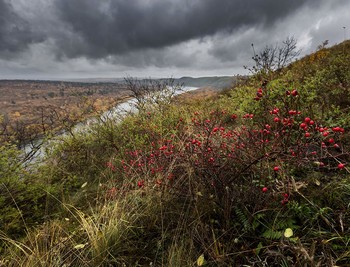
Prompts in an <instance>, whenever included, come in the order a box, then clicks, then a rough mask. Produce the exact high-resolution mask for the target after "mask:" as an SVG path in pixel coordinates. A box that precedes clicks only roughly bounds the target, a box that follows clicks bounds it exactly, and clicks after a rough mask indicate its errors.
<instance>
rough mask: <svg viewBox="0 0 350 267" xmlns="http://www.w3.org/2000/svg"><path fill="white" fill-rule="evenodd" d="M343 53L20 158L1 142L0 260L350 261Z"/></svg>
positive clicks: (328, 53)
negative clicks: (32, 159) (38, 159)
mask: <svg viewBox="0 0 350 267" xmlns="http://www.w3.org/2000/svg"><path fill="white" fill-rule="evenodd" d="M349 55H350V42H345V43H342V44H339V45H338V46H334V47H332V48H328V49H326V48H323V49H321V50H319V51H317V52H316V53H314V54H312V55H309V56H307V57H305V58H303V59H301V60H299V61H297V62H295V63H293V64H291V65H290V66H288V67H287V68H285V69H282V70H279V71H277V72H268V73H266V72H265V73H256V74H255V75H254V76H252V77H251V78H250V79H248V80H244V81H242V82H241V83H240V84H239V85H237V86H236V87H234V88H232V89H231V90H227V91H225V92H224V93H222V94H217V95H215V96H211V97H208V98H205V99H200V98H199V99H198V98H196V97H192V98H189V97H188V98H186V97H181V98H177V99H176V100H174V101H172V102H170V103H169V102H168V101H163V102H158V103H157V106H156V108H154V103H153V107H152V108H150V107H149V106H147V105H143V108H142V109H140V110H139V113H138V114H137V115H130V116H128V117H126V118H125V119H124V120H123V122H121V123H118V122H117V121H116V120H115V119H113V118H110V119H108V120H106V121H103V122H102V121H101V123H99V124H97V125H93V126H92V127H91V129H90V130H89V131H88V132H81V133H75V134H73V135H72V136H70V137H67V138H65V139H63V140H61V141H60V142H57V143H55V144H52V146H51V147H50V148H48V149H47V157H46V158H45V160H44V162H42V163H41V164H40V165H39V166H37V165H34V166H31V167H30V169H28V168H26V169H25V168H24V167H23V165H21V164H20V163H19V158H20V155H19V154H18V152H17V151H16V149H15V148H14V147H13V146H11V145H10V144H8V145H5V146H2V147H1V153H0V177H1V187H0V192H1V194H0V195H1V197H0V209H1V215H0V223H1V224H0V225H1V226H0V227H1V232H0V238H1V239H2V241H3V245H2V246H1V254H2V256H1V257H0V258H1V259H2V260H1V261H0V265H1V264H2V265H4V266H150V265H153V266H347V265H349V264H350V253H349V249H348V244H349V240H350V210H349V201H350V174H349V171H350V169H349V167H348V164H349V160H350V159H349V153H348V151H349V134H348V129H349V123H350V116H349V114H348V108H349V103H348V99H349V90H350V88H349V82H350V70H349V68H350V66H349V62H350V60H349V59H350V58H349ZM144 101H147V99H144Z"/></svg>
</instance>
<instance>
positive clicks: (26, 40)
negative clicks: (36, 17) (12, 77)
mask: <svg viewBox="0 0 350 267" xmlns="http://www.w3.org/2000/svg"><path fill="white" fill-rule="evenodd" d="M41 41H43V38H42V37H40V36H39V35H38V34H37V33H35V32H33V31H32V29H31V28H30V25H29V24H28V23H27V22H26V21H25V20H23V19H22V18H21V17H20V16H18V15H17V14H16V13H15V12H14V10H13V8H12V6H11V4H10V3H9V2H8V1H6V0H0V54H11V53H14V52H17V51H21V50H23V49H25V48H27V46H28V45H29V44H31V43H36V42H41Z"/></svg>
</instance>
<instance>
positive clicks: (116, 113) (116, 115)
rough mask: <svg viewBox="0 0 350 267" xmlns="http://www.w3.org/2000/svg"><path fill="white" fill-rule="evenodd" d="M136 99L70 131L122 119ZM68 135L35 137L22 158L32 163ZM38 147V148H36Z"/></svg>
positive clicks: (132, 109) (182, 90) (186, 89)
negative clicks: (50, 145)
mask: <svg viewBox="0 0 350 267" xmlns="http://www.w3.org/2000/svg"><path fill="white" fill-rule="evenodd" d="M197 89H198V87H188V86H186V87H182V89H181V90H178V91H176V92H175V95H179V94H182V93H186V92H190V91H194V90H197ZM135 104H136V99H134V98H131V99H129V100H127V101H125V102H122V103H119V104H118V105H116V106H115V107H114V108H112V109H111V110H108V111H106V112H104V113H103V114H101V115H100V117H95V118H89V119H87V120H86V121H85V122H80V123H78V124H77V125H75V126H74V128H73V130H72V132H73V133H78V132H82V131H87V130H88V129H89V128H90V127H91V125H93V124H96V123H99V122H101V121H106V120H107V119H109V118H113V119H117V120H122V119H123V117H125V116H126V115H128V114H130V113H136V112H137V109H136V107H135ZM66 136H68V133H67V132H61V133H59V134H57V135H56V136H55V138H53V139H50V140H44V139H37V140H34V141H32V142H31V143H29V144H27V145H25V146H24V147H23V152H24V158H26V157H27V158H29V160H28V162H26V163H27V164H32V163H36V162H38V161H39V160H40V159H43V158H44V156H45V149H46V147H47V145H48V144H50V142H55V141H56V142H57V140H60V139H62V138H64V137H66ZM38 147H39V148H38Z"/></svg>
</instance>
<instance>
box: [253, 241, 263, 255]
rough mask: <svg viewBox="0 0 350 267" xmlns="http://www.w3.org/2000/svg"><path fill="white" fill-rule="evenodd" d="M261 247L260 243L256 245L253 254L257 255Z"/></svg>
mask: <svg viewBox="0 0 350 267" xmlns="http://www.w3.org/2000/svg"><path fill="white" fill-rule="evenodd" d="M263 247H264V246H263V244H262V243H261V242H260V243H259V244H258V246H257V247H256V249H255V254H256V255H259V253H260V250H261V249H262V248H263Z"/></svg>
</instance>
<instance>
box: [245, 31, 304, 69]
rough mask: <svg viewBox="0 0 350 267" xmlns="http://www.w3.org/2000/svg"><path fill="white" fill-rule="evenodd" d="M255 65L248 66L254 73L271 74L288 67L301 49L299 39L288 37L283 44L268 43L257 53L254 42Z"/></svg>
mask: <svg viewBox="0 0 350 267" xmlns="http://www.w3.org/2000/svg"><path fill="white" fill-rule="evenodd" d="M252 48H253V53H254V56H253V57H252V59H253V60H254V61H255V66H253V67H251V68H249V67H246V66H245V68H246V69H248V70H249V71H251V72H252V73H253V74H269V73H271V72H273V71H276V70H279V69H281V68H284V67H286V66H287V65H288V64H289V63H291V62H292V61H293V60H295V59H296V58H297V57H298V56H299V55H300V52H301V50H300V49H299V50H298V49H297V40H296V39H295V38H294V37H287V38H286V40H284V41H283V42H282V45H278V44H276V45H275V46H272V45H267V46H265V48H264V49H263V50H262V51H260V52H259V53H257V54H256V53H255V49H254V44H252Z"/></svg>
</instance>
